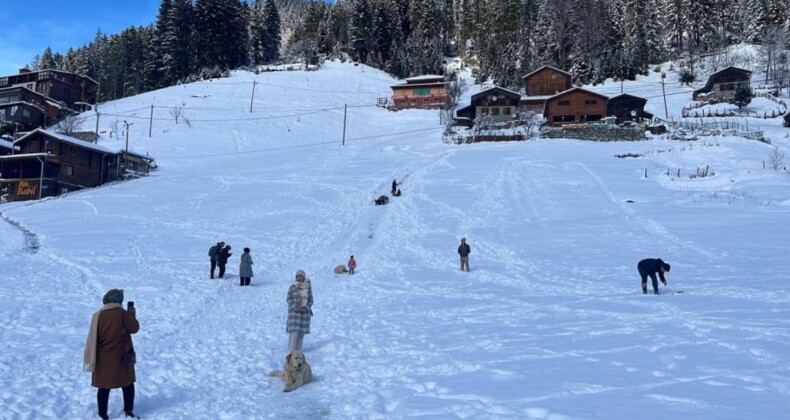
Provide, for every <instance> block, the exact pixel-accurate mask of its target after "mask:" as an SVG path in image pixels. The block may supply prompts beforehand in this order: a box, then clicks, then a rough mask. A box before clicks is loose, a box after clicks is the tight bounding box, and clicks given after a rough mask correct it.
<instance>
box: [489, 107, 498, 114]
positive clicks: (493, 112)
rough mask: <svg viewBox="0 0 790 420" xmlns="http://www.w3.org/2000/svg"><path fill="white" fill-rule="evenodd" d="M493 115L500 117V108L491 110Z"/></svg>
mask: <svg viewBox="0 0 790 420" xmlns="http://www.w3.org/2000/svg"><path fill="white" fill-rule="evenodd" d="M491 115H492V116H498V115H499V108H498V107H493V108H491Z"/></svg>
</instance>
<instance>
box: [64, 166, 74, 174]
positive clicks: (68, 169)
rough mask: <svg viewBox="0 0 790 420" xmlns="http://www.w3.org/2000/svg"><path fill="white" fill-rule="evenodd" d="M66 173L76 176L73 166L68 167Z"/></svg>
mask: <svg viewBox="0 0 790 420" xmlns="http://www.w3.org/2000/svg"><path fill="white" fill-rule="evenodd" d="M64 171H65V172H66V175H68V176H74V166H73V165H66V167H65V168H64Z"/></svg>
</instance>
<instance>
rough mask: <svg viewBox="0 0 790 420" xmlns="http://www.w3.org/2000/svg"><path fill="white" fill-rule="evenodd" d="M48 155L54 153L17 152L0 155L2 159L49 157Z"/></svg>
mask: <svg viewBox="0 0 790 420" xmlns="http://www.w3.org/2000/svg"><path fill="white" fill-rule="evenodd" d="M47 156H52V154H51V153H17V154H14V155H5V156H0V160H19V159H27V158H34V157H47Z"/></svg>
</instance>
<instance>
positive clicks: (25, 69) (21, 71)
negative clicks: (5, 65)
mask: <svg viewBox="0 0 790 420" xmlns="http://www.w3.org/2000/svg"><path fill="white" fill-rule="evenodd" d="M25 73H30V69H29V68H27V67H22V68H21V69H19V74H25Z"/></svg>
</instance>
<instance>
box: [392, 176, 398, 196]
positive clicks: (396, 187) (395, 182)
mask: <svg viewBox="0 0 790 420" xmlns="http://www.w3.org/2000/svg"><path fill="white" fill-rule="evenodd" d="M398 185H400V184H398V181H396V180H395V179H393V180H392V194H393V195H394V194H395V191H397V190H398Z"/></svg>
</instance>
